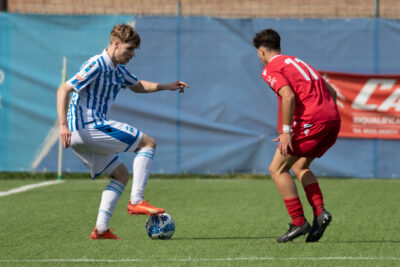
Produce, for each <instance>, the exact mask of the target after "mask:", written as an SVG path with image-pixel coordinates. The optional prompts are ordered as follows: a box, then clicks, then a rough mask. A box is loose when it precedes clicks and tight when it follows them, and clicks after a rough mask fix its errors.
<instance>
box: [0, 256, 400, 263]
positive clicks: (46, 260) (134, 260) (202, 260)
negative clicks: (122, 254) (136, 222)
mask: <svg viewBox="0 0 400 267" xmlns="http://www.w3.org/2000/svg"><path fill="white" fill-rule="evenodd" d="M357 260H358V261H360V260H361V261H399V260H400V258H396V257H316V258H312V257H305V258H274V257H261V258H257V257H254V258H216V259H191V258H187V259H119V260H98V259H42V260H40V259H38V260H35V259H24V260H0V263H1V262H109V263H114V262H166V261H167V262H219V261H221V262H222V261H357Z"/></svg>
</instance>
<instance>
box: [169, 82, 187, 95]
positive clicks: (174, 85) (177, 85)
mask: <svg viewBox="0 0 400 267" xmlns="http://www.w3.org/2000/svg"><path fill="white" fill-rule="evenodd" d="M185 87H187V88H189V85H187V84H186V83H185V82H182V81H176V82H173V83H170V84H168V90H171V91H175V90H178V89H179V93H184V92H185V90H184V89H185Z"/></svg>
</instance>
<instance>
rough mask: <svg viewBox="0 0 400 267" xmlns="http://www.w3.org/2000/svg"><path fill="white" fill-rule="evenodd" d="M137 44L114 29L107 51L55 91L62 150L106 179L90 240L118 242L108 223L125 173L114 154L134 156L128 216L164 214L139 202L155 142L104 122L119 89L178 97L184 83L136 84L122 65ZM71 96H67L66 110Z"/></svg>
mask: <svg viewBox="0 0 400 267" xmlns="http://www.w3.org/2000/svg"><path fill="white" fill-rule="evenodd" d="M139 46H140V37H139V34H138V33H137V32H136V31H135V29H134V28H133V27H132V26H130V25H126V24H121V25H115V26H114V28H113V29H112V31H111V34H110V44H109V46H108V48H107V49H105V50H104V51H103V52H102V53H101V54H100V55H96V56H94V57H92V58H90V59H89V60H88V61H87V62H85V63H84V64H83V65H82V67H81V68H80V70H79V71H78V73H77V74H76V75H74V76H73V77H72V78H71V79H70V80H68V81H67V82H66V83H64V84H62V85H61V86H60V88H59V89H58V92H57V113H58V118H59V121H60V136H61V142H62V143H63V145H64V147H65V148H68V147H71V148H72V150H73V151H74V153H75V154H76V155H77V157H78V158H79V159H80V160H81V161H82V162H83V163H84V164H85V165H86V166H87V167H88V168H89V170H90V173H91V176H92V178H93V179H95V178H96V177H97V176H99V175H101V174H102V173H104V174H107V175H109V176H110V177H111V181H110V183H109V184H108V185H107V187H106V188H105V189H104V191H103V194H102V198H101V202H100V208H99V213H98V217H97V222H96V227H95V229H94V230H93V232H92V234H91V235H90V239H119V238H118V237H117V236H115V235H114V234H113V233H111V231H110V230H109V227H108V223H109V220H110V218H111V216H112V214H113V211H114V208H115V206H116V204H117V202H118V200H119V197H120V195H121V193H122V192H123V191H124V189H125V187H126V185H127V183H128V180H129V173H128V170H127V168H126V166H125V165H124V164H123V163H122V162H121V161H120V160H119V159H118V155H117V153H120V152H136V157H135V159H134V162H133V183H132V193H131V197H130V201H129V203H128V207H127V210H128V213H129V214H130V215H132V214H135V215H138V214H145V215H153V214H160V213H163V212H164V209H162V208H157V207H154V206H152V205H150V204H149V203H148V202H147V201H146V200H144V190H145V187H146V184H147V180H148V178H149V174H150V171H151V166H152V161H153V157H154V153H155V149H156V141H155V140H154V139H153V138H151V137H150V136H148V135H146V134H144V133H143V132H141V131H139V130H138V129H136V128H135V127H133V126H131V125H129V124H126V123H123V122H118V121H113V120H110V119H107V112H108V110H109V109H110V107H111V105H112V103H113V102H114V100H115V97H116V96H117V94H118V92H119V91H120V90H121V89H125V88H129V89H130V90H132V91H133V92H136V93H152V92H156V91H161V90H170V91H175V90H179V92H180V93H183V92H184V88H185V87H188V85H187V84H186V83H185V82H183V81H175V82H172V83H169V84H159V83H153V82H149V81H144V80H138V78H137V77H136V76H135V75H134V74H132V73H130V72H129V71H128V70H127V69H126V68H125V65H126V64H127V63H128V62H129V61H130V60H131V59H132V58H133V57H134V56H135V49H137V48H139ZM70 93H72V97H71V101H70V103H69V107H67V105H68V97H69V94H70ZM67 109H68V111H67Z"/></svg>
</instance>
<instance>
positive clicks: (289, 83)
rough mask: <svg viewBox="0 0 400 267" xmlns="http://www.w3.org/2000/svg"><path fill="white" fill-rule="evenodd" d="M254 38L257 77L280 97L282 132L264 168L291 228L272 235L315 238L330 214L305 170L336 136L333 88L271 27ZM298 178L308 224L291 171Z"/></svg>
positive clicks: (285, 238)
mask: <svg viewBox="0 0 400 267" xmlns="http://www.w3.org/2000/svg"><path fill="white" fill-rule="evenodd" d="M253 44H254V46H255V47H256V48H257V52H258V56H259V58H260V60H261V61H262V63H263V64H264V65H265V68H264V69H263V71H262V77H263V79H264V80H265V82H266V83H267V84H268V85H269V86H270V87H271V89H272V90H273V91H274V92H275V93H276V94H277V95H278V97H279V98H280V100H281V101H282V102H281V103H282V105H281V106H282V119H283V129H282V134H281V135H280V136H279V137H278V138H276V139H275V140H274V141H275V142H280V143H279V146H278V148H277V150H276V153H275V156H274V158H273V160H272V162H271V165H270V167H269V172H270V174H271V177H272V179H273V181H274V182H275V185H276V187H277V188H278V191H279V193H280V194H281V196H282V198H283V201H284V203H285V206H286V208H287V211H288V213H289V215H290V217H291V218H292V223H291V224H290V228H289V230H288V231H287V233H285V234H284V235H282V236H280V237H278V238H277V241H278V242H287V241H292V240H293V239H295V238H296V237H299V236H301V235H305V234H307V233H308V236H307V238H306V242H316V241H318V240H319V239H320V238H321V237H322V235H323V234H324V231H325V229H326V227H327V226H328V225H329V223H330V221H331V220H332V216H331V214H330V213H329V212H328V211H327V210H325V208H324V201H323V196H322V192H321V189H320V187H319V185H318V181H317V178H316V177H315V175H314V174H313V172H312V171H311V170H310V168H309V167H310V164H311V162H312V161H313V160H314V159H315V158H319V157H321V156H322V155H323V154H324V153H325V152H326V151H327V150H328V149H329V148H330V147H331V146H332V145H333V144H334V143H335V142H336V138H337V135H338V133H339V129H340V115H339V112H338V109H337V107H336V92H335V90H334V89H333V88H332V87H331V86H330V85H329V84H328V83H327V82H326V81H325V80H324V79H323V78H322V77H321V75H320V74H319V73H318V71H316V70H315V69H314V68H312V67H311V66H310V65H308V64H307V63H305V62H304V61H302V60H300V59H298V58H296V57H293V56H286V55H282V54H281V53H280V51H281V49H280V36H279V34H278V33H277V32H276V31H274V30H272V29H264V30H262V31H260V32H259V33H257V34H256V36H255V37H254V39H253ZM290 169H291V170H292V171H293V174H294V175H295V176H296V177H297V179H298V180H299V181H300V182H301V184H302V186H303V188H304V191H305V193H306V196H307V199H308V202H309V203H310V205H311V207H312V208H313V212H314V222H313V225H312V227H310V225H309V223H308V222H307V220H306V219H305V217H304V213H303V207H302V204H301V201H300V198H299V196H298V193H297V187H296V184H295V182H294V181H293V179H292V175H291V174H290V172H289V171H290Z"/></svg>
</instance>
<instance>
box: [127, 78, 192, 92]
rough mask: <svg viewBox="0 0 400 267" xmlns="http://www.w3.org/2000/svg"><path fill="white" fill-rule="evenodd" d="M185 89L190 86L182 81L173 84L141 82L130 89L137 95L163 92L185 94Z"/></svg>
mask: <svg viewBox="0 0 400 267" xmlns="http://www.w3.org/2000/svg"><path fill="white" fill-rule="evenodd" d="M185 87H188V88H189V86H188V85H187V84H186V83H185V82H182V81H175V82H172V83H165V84H164V83H153V82H149V81H144V80H140V81H139V82H138V83H137V84H135V85H134V86H131V87H130V89H131V90H132V91H134V92H135V93H153V92H157V91H162V90H170V91H175V90H179V93H184V89H185Z"/></svg>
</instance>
